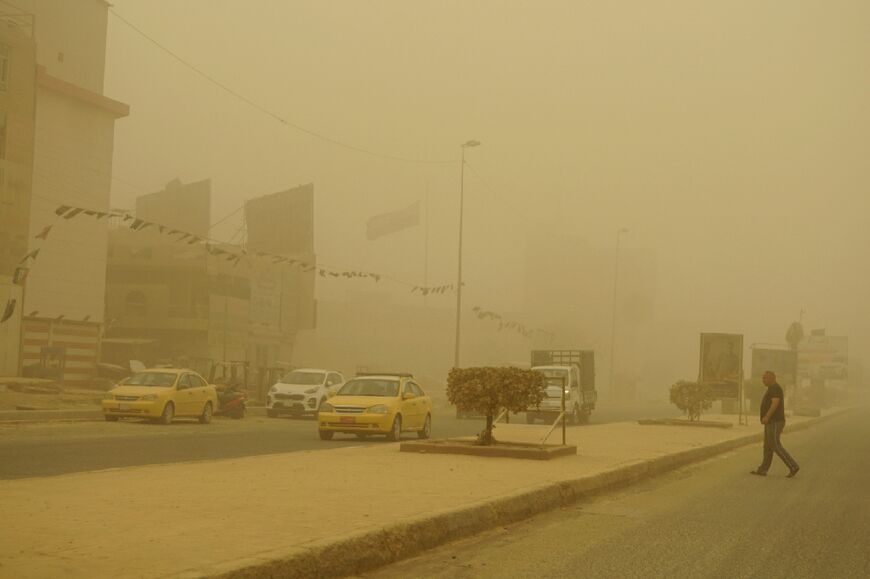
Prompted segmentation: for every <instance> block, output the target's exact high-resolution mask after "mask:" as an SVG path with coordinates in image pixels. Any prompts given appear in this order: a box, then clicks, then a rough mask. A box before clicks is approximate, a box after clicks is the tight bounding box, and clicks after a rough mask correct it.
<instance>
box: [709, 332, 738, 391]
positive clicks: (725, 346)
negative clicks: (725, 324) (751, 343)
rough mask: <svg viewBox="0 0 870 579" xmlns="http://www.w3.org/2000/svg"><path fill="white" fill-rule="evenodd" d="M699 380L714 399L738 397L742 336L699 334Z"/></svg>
mask: <svg viewBox="0 0 870 579" xmlns="http://www.w3.org/2000/svg"><path fill="white" fill-rule="evenodd" d="M700 366H701V367H700V381H701V383H702V384H706V385H708V386H710V388H711V389H712V390H713V397H714V398H716V399H723V398H738V396H739V393H740V380H741V374H742V372H743V336H742V335H740V334H701V365H700Z"/></svg>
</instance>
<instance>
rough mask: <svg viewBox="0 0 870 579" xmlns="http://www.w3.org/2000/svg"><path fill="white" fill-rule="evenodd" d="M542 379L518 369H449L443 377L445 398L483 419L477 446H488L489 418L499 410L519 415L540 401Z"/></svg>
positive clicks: (540, 375) (542, 390)
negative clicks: (445, 377) (484, 426)
mask: <svg viewBox="0 0 870 579" xmlns="http://www.w3.org/2000/svg"><path fill="white" fill-rule="evenodd" d="M544 387H545V382H544V376H543V374H541V373H539V372H532V371H531V370H523V369H520V368H494V367H481V368H453V369H452V370H451V371H450V375H449V376H448V377H447V399H448V400H449V401H450V403H451V404H454V405H455V406H456V408H458V409H459V410H460V411H463V412H474V413H477V414H482V415H484V416H486V429H485V430H484V431H483V432H481V433H480V437H479V438H480V443H481V444H483V445H490V444H492V443H493V442H494V440H493V437H492V428H493V417H495V416H496V415H497V414H498V413H499V412H501V411H502V409H505V408H506V409H507V410H508V411H509V412H523V411H524V410H526V408H529V407H531V406H537V405H538V404H540V403H541V400H543V399H544Z"/></svg>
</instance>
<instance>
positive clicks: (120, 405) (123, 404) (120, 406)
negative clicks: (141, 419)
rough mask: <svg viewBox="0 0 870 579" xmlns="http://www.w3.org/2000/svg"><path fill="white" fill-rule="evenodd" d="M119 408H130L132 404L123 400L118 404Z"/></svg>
mask: <svg viewBox="0 0 870 579" xmlns="http://www.w3.org/2000/svg"><path fill="white" fill-rule="evenodd" d="M118 410H130V405H129V404H127V403H125V402H121V403H120V404H118Z"/></svg>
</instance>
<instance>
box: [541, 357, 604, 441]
mask: <svg viewBox="0 0 870 579" xmlns="http://www.w3.org/2000/svg"><path fill="white" fill-rule="evenodd" d="M532 370H535V371H537V372H540V373H541V374H543V375H544V378H545V380H546V391H545V397H544V399H543V400H542V401H541V403H540V404H539V405H538V406H537V407H536V408H529V409H528V410H527V411H526V422H528V423H529V424H534V423H535V422H536V421H538V420H543V421H544V422H551V423H552V422H553V421H555V420H556V418H557V417H558V416H559V413H560V412H562V394H563V390H564V395H565V413H566V421H567V422H568V423H569V424H571V423H573V424H585V423H587V422H589V416H590V415H591V414H592V411H593V410H594V409H595V403H596V402H597V400H598V392H597V391H596V390H595V352H593V351H591V350H534V351H532Z"/></svg>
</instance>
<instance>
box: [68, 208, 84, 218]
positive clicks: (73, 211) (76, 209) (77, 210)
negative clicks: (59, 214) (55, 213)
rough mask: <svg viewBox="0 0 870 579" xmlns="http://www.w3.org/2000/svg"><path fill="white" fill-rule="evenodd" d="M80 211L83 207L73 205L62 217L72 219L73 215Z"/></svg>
mask: <svg viewBox="0 0 870 579" xmlns="http://www.w3.org/2000/svg"><path fill="white" fill-rule="evenodd" d="M82 211H84V209H82V208H81V207H73V208H72V209H71V210H70V211H69V213H67V214H66V215H64V216H63V218H64V219H72V218H73V217H75V216H76V215H78V214H79V213H81V212H82Z"/></svg>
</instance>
